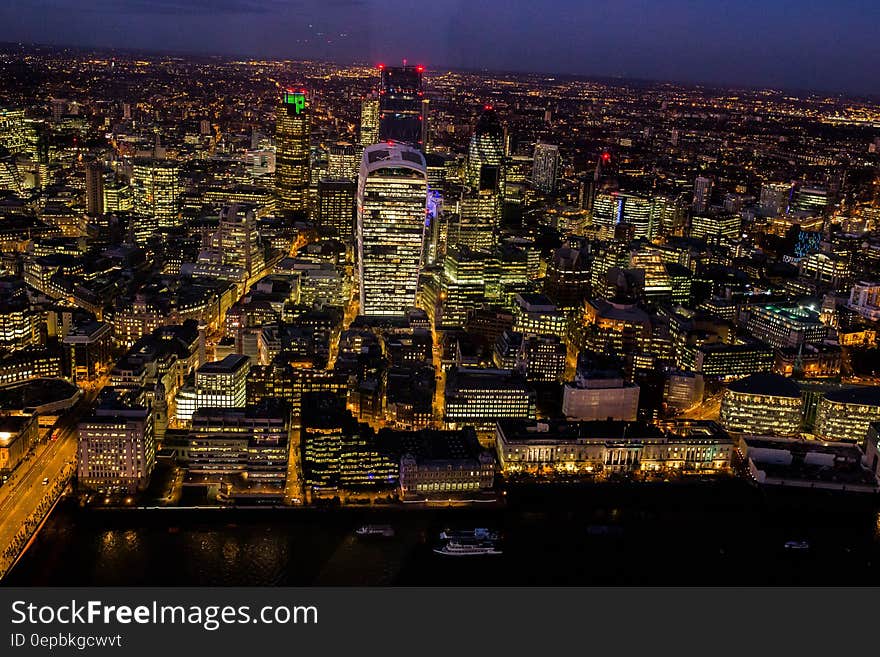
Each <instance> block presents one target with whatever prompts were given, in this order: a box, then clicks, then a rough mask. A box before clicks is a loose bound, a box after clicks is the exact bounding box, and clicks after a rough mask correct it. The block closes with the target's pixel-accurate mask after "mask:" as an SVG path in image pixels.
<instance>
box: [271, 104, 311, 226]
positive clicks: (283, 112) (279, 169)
mask: <svg viewBox="0 0 880 657" xmlns="http://www.w3.org/2000/svg"><path fill="white" fill-rule="evenodd" d="M310 134H311V128H310V122H309V107H308V103H307V102H306V93H305V91H304V90H300V91H285V92H284V93H283V94H282V95H281V104H280V105H278V109H277V113H276V119H275V149H276V151H275V192H276V194H277V196H278V210H280V211H281V212H306V211H308V200H309V180H310V173H309V148H310Z"/></svg>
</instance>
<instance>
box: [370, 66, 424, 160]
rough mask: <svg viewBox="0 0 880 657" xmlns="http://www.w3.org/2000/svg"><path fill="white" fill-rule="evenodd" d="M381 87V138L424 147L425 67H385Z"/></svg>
mask: <svg viewBox="0 0 880 657" xmlns="http://www.w3.org/2000/svg"><path fill="white" fill-rule="evenodd" d="M381 69H382V81H381V85H380V87H379V141H399V142H401V143H403V144H408V145H409V146H412V147H414V148H423V146H424V143H423V141H422V140H423V128H422V123H423V120H424V117H423V116H422V99H423V97H424V90H423V88H422V73H424V71H425V68H424V67H423V66H382V67H381Z"/></svg>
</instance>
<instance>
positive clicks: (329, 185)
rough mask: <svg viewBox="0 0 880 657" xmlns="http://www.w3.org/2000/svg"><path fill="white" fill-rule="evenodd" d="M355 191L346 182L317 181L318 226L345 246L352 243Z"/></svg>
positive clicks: (325, 179)
mask: <svg viewBox="0 0 880 657" xmlns="http://www.w3.org/2000/svg"><path fill="white" fill-rule="evenodd" d="M356 189H357V185H355V183H354V182H350V181H348V180H331V179H329V178H322V179H321V180H319V181H318V212H317V214H318V225H319V226H321V227H322V228H328V229H330V230H332V231H333V232H334V233H335V234H336V235H337V237H339V239H341V240H342V241H343V242H345V243H346V244H351V243H352V242H353V236H354V197H355V191H356Z"/></svg>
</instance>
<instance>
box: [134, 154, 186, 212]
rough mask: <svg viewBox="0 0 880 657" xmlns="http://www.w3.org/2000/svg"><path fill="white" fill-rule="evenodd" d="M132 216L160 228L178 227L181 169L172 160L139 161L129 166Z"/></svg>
mask: <svg viewBox="0 0 880 657" xmlns="http://www.w3.org/2000/svg"><path fill="white" fill-rule="evenodd" d="M131 186H132V192H133V194H132V195H133V197H134V212H135V214H138V215H140V216H141V217H147V218H149V219H152V220H154V221H155V223H156V225H157V226H158V227H159V228H173V227H175V226H179V225H180V195H181V185H180V166H179V165H178V163H177V162H175V161H173V160H159V159H138V160H135V162H134V164H133V165H132V174H131Z"/></svg>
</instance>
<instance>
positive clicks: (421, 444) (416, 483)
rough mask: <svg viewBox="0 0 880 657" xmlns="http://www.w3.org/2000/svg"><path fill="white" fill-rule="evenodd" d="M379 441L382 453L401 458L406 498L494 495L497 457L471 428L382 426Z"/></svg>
mask: <svg viewBox="0 0 880 657" xmlns="http://www.w3.org/2000/svg"><path fill="white" fill-rule="evenodd" d="M377 440H378V443H379V445H380V447H381V449H382V451H383V452H385V453H388V454H394V455H396V456H397V457H398V458H399V462H400V494H401V497H402V499H404V500H422V499H430V498H434V497H443V498H456V499H459V498H462V497H464V498H473V497H475V496H476V497H479V498H486V497H491V496H492V495H493V492H492V491H493V487H494V485H495V458H494V456H493V455H492V453H491V452H489V451H487V450H484V449H483V448H482V447H481V446H480V443H479V441H478V440H477V436H476V433H475V432H474V430H473V428H471V427H465V428H464V429H461V430H456V431H438V430H435V429H423V430H421V431H390V430H388V429H383V430H381V431H380V432H379V434H378V437H377Z"/></svg>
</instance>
